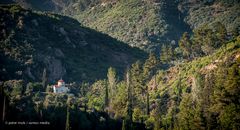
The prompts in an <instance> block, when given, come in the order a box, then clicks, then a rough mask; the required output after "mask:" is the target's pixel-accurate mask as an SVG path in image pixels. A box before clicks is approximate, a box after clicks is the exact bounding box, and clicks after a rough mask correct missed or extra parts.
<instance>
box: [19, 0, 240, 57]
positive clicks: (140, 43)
mask: <svg viewBox="0 0 240 130" xmlns="http://www.w3.org/2000/svg"><path fill="white" fill-rule="evenodd" d="M15 2H17V3H19V4H21V5H22V6H24V7H26V8H31V9H35V10H41V11H52V12H55V13H61V14H66V15H70V16H72V17H74V18H76V19H78V20H79V21H80V22H81V23H83V24H84V25H86V26H89V27H90V28H93V29H95V30H99V31H102V32H104V33H107V34H109V35H110V36H112V37H115V38H117V39H119V40H121V41H124V42H126V43H127V44H129V45H131V46H136V47H138V48H141V49H143V50H146V51H152V50H156V51H157V52H159V50H161V46H162V44H170V43H171V44H173V45H176V44H174V42H172V41H173V40H175V42H177V41H178V40H179V37H180V36H181V35H182V34H183V32H185V31H187V32H191V29H196V28H198V27H201V26H204V25H205V24H211V23H215V22H222V24H223V25H225V26H226V28H227V30H228V32H234V31H235V29H237V28H239V22H240V20H239V17H238V16H239V13H240V11H239V10H240V9H239V7H240V6H239V5H240V4H239V1H237V0H229V1H225V0H149V1H145V0H127V1H125V0H120V1H117V0H77V1H75V0H70V1H68V0H67V1H66V0H50V1H41V2H38V1H34V0H28V1H26V0H15Z"/></svg>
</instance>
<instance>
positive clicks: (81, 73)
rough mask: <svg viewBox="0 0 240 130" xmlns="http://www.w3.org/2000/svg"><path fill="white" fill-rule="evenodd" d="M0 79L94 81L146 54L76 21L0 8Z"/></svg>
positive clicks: (18, 8) (16, 9) (9, 7)
mask: <svg viewBox="0 0 240 130" xmlns="http://www.w3.org/2000/svg"><path fill="white" fill-rule="evenodd" d="M0 18H1V25H0V26H1V27H0V28H1V33H0V37H1V39H0V43H1V44H0V45H1V46H0V55H1V71H0V73H1V75H2V76H1V80H8V79H13V78H17V79H19V78H20V79H21V78H24V79H29V80H30V81H39V80H41V77H42V74H43V72H44V68H45V69H46V72H47V77H48V80H49V81H50V82H53V81H55V80H57V79H59V78H64V79H66V80H67V81H84V80H86V81H94V80H96V79H101V78H103V77H105V75H104V74H105V73H106V72H107V69H108V68H109V67H110V66H112V67H115V68H117V70H118V72H119V73H120V74H123V72H124V71H121V70H124V68H125V67H126V66H127V65H128V64H131V63H132V62H134V61H135V60H136V59H139V58H140V59H142V58H144V57H145V54H144V53H143V52H141V51H140V50H138V49H136V48H131V47H129V46H127V45H126V44H124V43H122V42H119V41H118V40H116V39H113V38H111V37H110V36H108V35H105V34H102V33H99V32H96V31H94V30H91V29H89V28H86V27H83V26H81V25H80V23H78V22H77V21H76V20H74V19H72V18H69V17H66V16H60V15H56V14H51V13H41V12H32V11H30V10H25V9H22V8H21V7H20V6H16V5H13V6H1V8H0Z"/></svg>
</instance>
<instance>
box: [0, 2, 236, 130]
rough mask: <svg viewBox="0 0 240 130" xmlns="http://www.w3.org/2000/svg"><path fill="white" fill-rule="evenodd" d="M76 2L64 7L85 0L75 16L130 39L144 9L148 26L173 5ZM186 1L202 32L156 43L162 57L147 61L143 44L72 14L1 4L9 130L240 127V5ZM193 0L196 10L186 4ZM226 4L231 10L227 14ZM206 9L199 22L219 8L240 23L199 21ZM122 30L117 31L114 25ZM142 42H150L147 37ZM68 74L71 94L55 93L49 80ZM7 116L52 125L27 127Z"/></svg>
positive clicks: (0, 82) (0, 52) (0, 83)
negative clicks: (70, 15) (82, 24)
mask: <svg viewBox="0 0 240 130" xmlns="http://www.w3.org/2000/svg"><path fill="white" fill-rule="evenodd" d="M52 2H53V1H52ZM61 2H63V3H65V2H66V1H64V0H63V1H61ZM72 2H74V1H69V3H67V2H66V3H67V5H64V6H63V7H64V8H65V7H72V6H76V8H74V9H75V10H78V11H77V14H74V15H77V16H78V17H79V18H80V19H81V20H83V22H84V21H85V22H86V21H87V22H86V23H84V24H89V26H94V27H98V28H96V29H98V30H100V29H103V30H102V31H104V32H105V31H106V32H107V33H110V34H111V35H115V34H118V33H119V32H121V35H118V36H116V37H117V38H119V39H121V38H120V37H122V36H124V35H126V34H127V36H129V37H127V38H126V39H128V38H130V39H135V38H136V37H134V34H135V33H136V32H131V31H132V30H131V29H133V28H131V27H132V26H133V27H134V26H135V25H134V24H135V23H136V21H137V20H136V19H142V18H145V17H142V16H141V15H142V14H144V12H146V13H149V15H147V16H151V17H153V19H147V22H146V23H149V24H152V21H151V20H155V21H154V22H153V23H155V22H161V20H162V19H161V18H162V15H161V13H160V15H156V14H158V13H153V12H154V11H156V10H161V11H163V12H164V10H165V9H166V8H168V7H169V3H168V2H171V1H168V2H167V1H158V0H154V1H153V0H151V1H141V2H140V1H139V0H129V1H126V0H120V1H115V0H99V1H98V0H92V1H87V0H77V1H75V2H76V3H75V4H76V5H72ZM178 2H179V3H178V5H179V8H180V10H181V11H182V12H183V13H186V14H187V15H188V16H187V18H186V19H190V21H188V22H189V23H190V25H192V24H193V23H196V25H194V27H193V28H194V30H193V31H192V33H188V32H185V33H183V35H182V37H179V41H178V44H176V43H174V42H171V43H170V42H166V43H164V44H162V43H160V42H159V43H158V42H157V43H156V44H155V43H154V44H155V45H157V47H161V51H160V57H158V56H156V55H158V54H155V53H153V52H152V53H149V56H148V58H147V59H144V56H145V55H144V53H142V52H141V51H139V50H138V49H135V48H130V47H128V46H127V45H124V44H123V43H122V42H119V41H117V40H115V39H113V38H111V37H109V36H106V35H104V34H101V33H98V32H96V31H94V30H91V29H88V28H85V27H83V26H81V25H79V23H78V22H77V21H75V20H73V19H71V18H69V17H64V16H61V15H56V14H52V13H41V12H32V11H30V10H24V9H22V8H21V7H20V6H16V5H11V6H2V7H1V8H0V18H1V19H0V20H1V25H0V27H1V32H0V35H1V39H0V40H1V41H0V42H1V44H0V47H1V48H0V59H1V65H0V67H1V68H0V72H1V73H0V74H1V79H0V93H1V94H0V101H1V102H0V103H1V104H0V106H2V107H1V118H2V122H1V129H2V128H3V129H10V128H19V127H21V128H22V129H37V128H39V129H44V128H48V129H49V128H50V129H60V130H64V129H65V130H70V129H86V130H92V129H99V130H105V129H106V130H108V129H111V130H113V129H114V130H120V129H122V130H145V129H147V130H160V129H184V130H185V129H192V130H196V129H240V123H239V122H240V100H239V99H240V95H239V93H240V88H239V84H240V36H239V24H238V22H237V21H238V17H235V16H236V14H238V12H239V11H238V10H235V9H237V8H238V6H235V5H238V1H234V0H233V1H225V0H215V1H211V0H203V1H190V0H180V1H178ZM231 2H232V3H231ZM233 3H234V4H235V5H233ZM31 4H34V3H31ZM39 4H40V3H39ZM191 4H194V6H185V8H183V6H182V5H191ZM164 5H165V6H164ZM176 5H177V4H176V3H175V4H174V6H176ZM78 6H80V8H77V7H78ZM40 7H42V6H40ZM90 7H91V8H90ZM155 7H156V8H155ZM222 7H226V8H224V9H223V10H222V12H221V11H220V12H218V11H219V10H218V9H219V8H222ZM227 7H229V9H230V10H227ZM164 8H165V9H164ZM174 8H175V7H174ZM211 8H215V9H216V10H214V11H213V10H211ZM65 9H66V8H65ZM152 9H153V10H152ZM155 9H156V10H155ZM171 9H172V8H170V10H171ZM205 9H206V10H205ZM208 9H209V10H211V11H209V10H208ZM225 9H226V10H225ZM60 10H61V9H60ZM149 10H150V12H148V11H149ZM199 10H200V14H199V18H201V17H203V19H208V18H207V17H210V18H213V17H212V15H206V16H205V15H203V12H201V10H205V11H204V12H205V13H206V12H208V13H213V12H215V11H216V12H218V13H219V16H220V17H228V18H227V19H228V20H229V19H231V20H233V21H234V22H233V23H231V24H230V23H229V25H226V24H227V23H226V21H224V20H221V22H219V19H220V17H216V18H213V20H210V21H209V22H206V20H204V22H203V21H201V20H196V19H198V17H195V16H194V15H193V14H195V13H196V12H195V11H197V12H199ZM54 11H57V10H54ZM61 11H63V10H61ZM68 11H69V10H68ZM151 11H153V12H151ZM232 11H235V12H232ZM63 12H65V11H63ZM79 12H81V13H82V14H79ZM132 12H134V13H132ZM65 13H66V12H65ZM68 13H69V12H68ZM71 13H73V12H71ZM85 13H86V14H85ZM165 13H166V12H165ZM189 13H190V14H189ZM228 13H229V15H228ZM191 14H192V15H193V16H192V15H191ZM197 14H198V13H197ZM225 14H227V15H225ZM87 15H89V16H87ZM144 15H146V14H144ZM214 15H216V14H214ZM118 16H121V18H127V19H125V20H127V21H128V22H127V24H126V23H115V20H116V21H118V20H119V17H118ZM173 16H176V15H173ZM169 18H171V17H164V20H166V21H165V22H166V23H167V24H171V25H174V22H173V23H171V22H170V21H168V20H169ZM191 20H193V21H195V20H196V21H195V22H193V23H191ZM125 24H126V25H125ZM164 24H165V23H164ZM108 25H110V26H108ZM115 25H116V26H115ZM142 25H144V21H143V23H140V24H139V27H137V26H135V27H134V29H141V28H142V27H143V28H144V27H147V28H152V27H155V26H157V25H158V23H157V24H154V25H153V26H152V25H151V26H147V25H146V26H145V25H144V26H142ZM124 27H126V28H129V29H130V32H129V31H128V30H124ZM113 28H115V29H116V30H115V31H114V30H106V29H113ZM160 28H161V26H160V27H159V28H154V29H156V30H158V29H160ZM122 29H123V30H122ZM154 29H153V31H156V30H154ZM178 29H179V28H178ZM167 30H168V29H166V30H164V31H167ZM109 31H110V32H109ZM111 31H112V32H111ZM131 33H133V35H130V34H131ZM154 33H155V32H154ZM180 33H182V32H181V31H179V34H180ZM122 34H123V35H122ZM166 35H170V34H169V33H166ZM158 36H159V37H165V36H164V35H162V36H161V35H158ZM158 36H156V37H158ZM176 36H177V35H176ZM159 37H158V38H159ZM169 37H171V36H169ZM148 38H149V37H148ZM165 38H166V37H165ZM126 39H125V40H126ZM136 39H139V41H138V42H139V44H141V40H142V39H141V38H139V37H137V38H136ZM160 39H161V38H160ZM177 39H178V38H177ZM121 40H124V39H121ZM148 40H149V39H148ZM127 41H128V42H129V44H132V41H131V40H127ZM133 41H134V40H133ZM150 41H151V39H150ZM168 43H170V44H168ZM138 47H139V46H138ZM148 47H150V46H148ZM140 48H141V47H140ZM143 49H146V48H143ZM138 59H139V60H138ZM52 64H54V65H53V66H51V65H52ZM53 68H58V69H57V70H54V69H53ZM59 71H60V72H61V73H57V72H59ZM56 73H57V74H56ZM54 76H55V77H54ZM61 76H63V78H64V79H67V83H69V84H66V86H67V87H68V88H69V89H70V91H69V92H68V93H61V94H57V93H53V88H52V85H51V83H50V82H49V81H54V80H56V79H58V78H61ZM71 82H72V83H71ZM4 121H27V122H31V121H47V122H49V123H50V124H48V125H21V126H19V125H8V124H6V122H4ZM4 123H5V124H4Z"/></svg>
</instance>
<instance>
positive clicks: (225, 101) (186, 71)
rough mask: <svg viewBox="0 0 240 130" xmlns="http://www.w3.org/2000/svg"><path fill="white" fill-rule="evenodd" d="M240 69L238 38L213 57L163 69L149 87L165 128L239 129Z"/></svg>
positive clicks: (151, 97)
mask: <svg viewBox="0 0 240 130" xmlns="http://www.w3.org/2000/svg"><path fill="white" fill-rule="evenodd" d="M239 66H240V39H239V38H238V40H235V41H232V42H229V43H228V44H227V46H226V47H222V48H220V49H218V50H217V51H216V52H215V53H213V54H212V55H209V56H205V57H199V58H197V59H195V60H193V61H191V62H186V63H181V64H179V65H176V66H173V67H171V68H169V69H168V70H167V71H164V70H159V71H158V73H157V74H156V75H155V76H153V78H152V80H151V81H150V82H149V88H150V102H151V103H152V105H156V104H157V108H158V110H159V111H158V114H159V117H157V119H159V120H161V127H162V128H166V127H167V128H175V129H179V128H182V129H220V128H223V129H234V128H239V127H240V126H239V124H238V123H237V122H239V118H238V117H239V112H240V110H239V100H238V101H237V99H239V95H238V94H237V93H239V91H240V89H239V83H240V82H239V81H240V71H239V70H240V68H239ZM152 116H154V115H152ZM193 122H194V123H193Z"/></svg>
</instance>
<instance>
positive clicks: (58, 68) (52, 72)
mask: <svg viewBox="0 0 240 130" xmlns="http://www.w3.org/2000/svg"><path fill="white" fill-rule="evenodd" d="M43 62H44V64H45V66H46V67H47V70H48V72H49V74H48V80H49V81H54V80H57V79H60V78H62V77H63V76H64V75H65V74H66V69H65V67H64V66H63V64H62V61H61V60H59V59H56V58H55V57H51V56H47V57H46V58H44V61H43Z"/></svg>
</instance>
